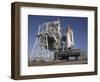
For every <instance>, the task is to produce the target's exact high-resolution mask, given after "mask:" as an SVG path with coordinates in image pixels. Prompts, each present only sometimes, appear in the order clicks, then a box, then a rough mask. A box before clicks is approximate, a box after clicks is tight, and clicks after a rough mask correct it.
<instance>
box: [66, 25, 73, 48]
mask: <svg viewBox="0 0 100 82" xmlns="http://www.w3.org/2000/svg"><path fill="white" fill-rule="evenodd" d="M74 46H75V43H74V35H73V30H72V29H71V26H70V25H68V26H67V49H73V48H74Z"/></svg>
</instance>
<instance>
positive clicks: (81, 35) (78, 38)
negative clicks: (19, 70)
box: [28, 15, 88, 55]
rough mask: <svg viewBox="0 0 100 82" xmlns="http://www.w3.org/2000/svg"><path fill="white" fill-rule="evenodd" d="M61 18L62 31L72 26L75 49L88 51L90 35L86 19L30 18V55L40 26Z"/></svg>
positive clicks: (30, 16) (35, 16) (33, 16)
mask: <svg viewBox="0 0 100 82" xmlns="http://www.w3.org/2000/svg"><path fill="white" fill-rule="evenodd" d="M58 18H59V20H60V23H61V28H62V30H65V29H66V27H67V25H71V26H72V30H73V33H74V41H75V47H76V48H80V49H82V50H84V51H87V49H88V48H87V45H88V43H87V38H88V36H87V34H88V27H87V26H88V19H87V18H84V17H69V16H68V17H67V16H66V17H62V16H61V17H60V16H40V15H39V16H37V15H29V16H28V54H29V55H30V54H31V51H32V48H33V46H34V42H35V39H36V36H35V35H36V34H37V31H38V26H39V25H40V24H42V23H45V22H49V21H57V20H58Z"/></svg>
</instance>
